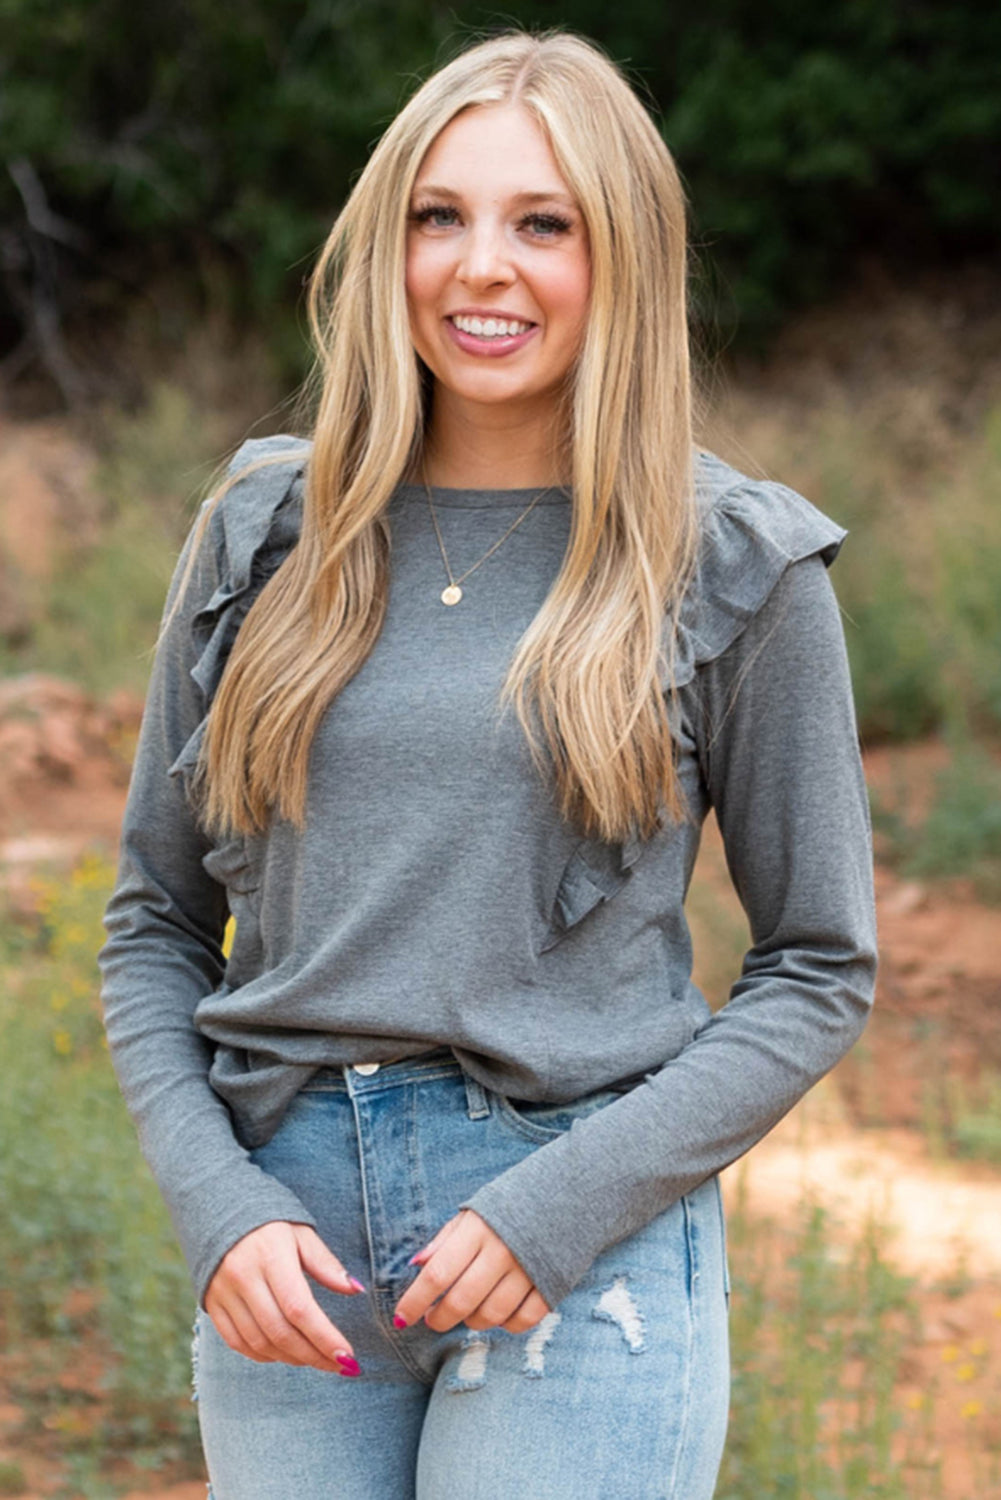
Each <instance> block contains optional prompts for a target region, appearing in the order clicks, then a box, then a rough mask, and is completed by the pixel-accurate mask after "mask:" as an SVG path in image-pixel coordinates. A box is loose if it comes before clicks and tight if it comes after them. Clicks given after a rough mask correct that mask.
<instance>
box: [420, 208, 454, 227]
mask: <svg viewBox="0 0 1001 1500" xmlns="http://www.w3.org/2000/svg"><path fill="white" fill-rule="evenodd" d="M411 218H412V219H413V220H414V223H416V224H430V225H431V226H432V228H433V229H444V228H445V227H446V224H447V223H452V222H454V220H455V209H454V208H446V207H445V206H444V205H442V204H430V205H429V206H428V207H427V208H418V209H415V210H414V212H413V214H412V215H411ZM442 221H445V222H442Z"/></svg>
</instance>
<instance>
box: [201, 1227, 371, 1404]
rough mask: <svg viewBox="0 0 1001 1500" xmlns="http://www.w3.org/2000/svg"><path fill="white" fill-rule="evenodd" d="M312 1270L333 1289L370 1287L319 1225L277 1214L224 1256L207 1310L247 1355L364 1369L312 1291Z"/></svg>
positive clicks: (347, 1370) (339, 1369)
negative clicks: (358, 1279) (352, 1271)
mask: <svg viewBox="0 0 1001 1500" xmlns="http://www.w3.org/2000/svg"><path fill="white" fill-rule="evenodd" d="M307 1271H308V1272H309V1274H310V1276H313V1277H315V1279H316V1280H317V1281H319V1282H321V1283H322V1285H323V1286H326V1287H329V1288H330V1290H331V1291H334V1292H342V1293H345V1294H347V1295H353V1294H354V1293H356V1292H358V1291H364V1288H363V1287H362V1285H361V1283H360V1282H356V1281H355V1280H354V1279H353V1278H352V1277H351V1276H349V1275H348V1273H347V1271H345V1269H344V1267H343V1266H342V1265H341V1263H340V1261H339V1260H338V1259H337V1257H336V1255H334V1254H332V1253H331V1251H330V1250H328V1249H327V1247H326V1245H325V1244H324V1243H323V1241H322V1240H321V1239H320V1236H319V1235H318V1234H317V1232H316V1230H315V1229H311V1228H310V1227H309V1225H307V1224H289V1223H285V1222H282V1221H274V1222H272V1223H269V1224H262V1225H260V1226H259V1228H257V1229H252V1230H251V1231H250V1233H249V1234H245V1235H244V1236H243V1238H242V1239H241V1240H237V1242H236V1244H235V1245H234V1246H233V1247H232V1249H230V1250H229V1251H228V1252H227V1253H226V1254H225V1255H224V1256H223V1258H222V1260H221V1261H220V1262H219V1265H218V1268H217V1269H216V1272H215V1275H214V1276H213V1277H212V1280H211V1281H210V1282H209V1286H208V1291H207V1292H206V1293H205V1311H206V1312H207V1313H208V1315H209V1317H210V1318H211V1319H212V1322H213V1323H214V1324H215V1327H216V1330H217V1332H218V1333H219V1335H220V1337H221V1338H223V1339H224V1340H225V1341H226V1343H227V1344H228V1345H229V1347H230V1348H231V1349H235V1350H236V1352H237V1353H238V1354H243V1355H245V1356H246V1357H247V1359H254V1360H257V1361H258V1362H260V1363H261V1364H274V1363H280V1364H286V1365H311V1366H312V1367H313V1368H314V1369H317V1370H330V1371H332V1372H333V1373H334V1374H336V1375H358V1374H360V1370H359V1367H358V1363H357V1361H356V1360H355V1358H354V1350H353V1348H352V1347H351V1343H350V1340H348V1339H346V1338H345V1337H344V1335H343V1334H342V1333H341V1331H340V1329H339V1328H336V1327H335V1326H334V1324H333V1323H331V1321H330V1319H329V1318H328V1317H327V1315H326V1313H325V1312H324V1311H323V1309H322V1308H321V1307H320V1304H319V1303H318V1302H317V1300H316V1298H315V1297H314V1296H313V1293H312V1291H311V1290H310V1286H309V1282H308V1281H307V1280H306V1276H305V1273H306V1272H307ZM338 1355H341V1356H343V1358H342V1359H338Z"/></svg>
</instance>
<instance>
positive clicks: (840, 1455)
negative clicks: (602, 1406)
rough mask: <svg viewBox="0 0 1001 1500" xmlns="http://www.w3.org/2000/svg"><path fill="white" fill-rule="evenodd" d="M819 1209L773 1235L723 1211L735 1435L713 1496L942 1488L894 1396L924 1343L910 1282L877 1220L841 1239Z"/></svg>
mask: <svg viewBox="0 0 1001 1500" xmlns="http://www.w3.org/2000/svg"><path fill="white" fill-rule="evenodd" d="M831 1230H832V1226H831V1225H830V1223H829V1221H828V1218H827V1215H826V1213H825V1211H824V1210H823V1208H821V1207H820V1206H819V1205H816V1204H811V1203H810V1202H804V1203H803V1205H802V1207H801V1210H800V1215H799V1218H798V1221H797V1222H794V1223H793V1224H792V1225H785V1226H782V1227H779V1226H777V1225H775V1224H774V1223H772V1222H770V1221H769V1220H767V1219H764V1220H763V1219H761V1218H758V1217H754V1216H751V1215H750V1214H748V1212H747V1210H746V1207H745V1205H744V1204H743V1201H742V1198H738V1203H737V1207H736V1209H734V1208H733V1207H731V1212H730V1220H729V1239H730V1247H731V1265H732V1277H733V1296H732V1304H731V1341H732V1354H733V1371H734V1373H733V1396H732V1409H731V1423H730V1432H729V1436H728V1441H727V1447H726V1452H725V1455H724V1461H723V1468H722V1472H721V1476H720V1482H719V1486H718V1488H717V1491H716V1500H761V1497H764V1496H768V1497H772V1496H775V1497H778V1496H781V1497H783V1500H786V1497H788V1500H863V1497H864V1500H918V1497H928V1500H932V1497H935V1496H938V1495H939V1494H941V1489H940V1487H939V1483H938V1480H937V1477H936V1475H935V1474H934V1472H929V1468H928V1464H927V1462H926V1460H927V1454H928V1451H929V1444H928V1443H927V1442H926V1441H925V1440H924V1439H922V1437H921V1435H920V1434H919V1433H916V1432H914V1431H912V1429H913V1428H914V1420H913V1414H912V1413H910V1412H909V1411H908V1408H907V1406H906V1404H905V1402H904V1401H903V1400H902V1398H901V1397H900V1396H899V1394H898V1392H897V1389H896V1387H897V1384H898V1381H899V1379H900V1374H901V1364H902V1358H903V1355H904V1352H905V1350H906V1348H907V1345H908V1342H909V1341H912V1340H914V1339H915V1338H917V1337H918V1333H919V1323H918V1305H917V1301H916V1294H915V1292H914V1289H913V1286H912V1284H911V1282H910V1281H909V1280H908V1279H907V1278H905V1277H903V1276H901V1275H899V1274H898V1273H897V1272H896V1271H895V1270H894V1269H893V1267H892V1266H891V1265H890V1263H889V1262H888V1260H887V1259H886V1257H885V1255H884V1253H883V1249H882V1243H881V1234H880V1231H879V1229H878V1226H876V1225H875V1224H870V1225H869V1226H868V1227H867V1228H866V1229H865V1230H864V1231H863V1232H862V1233H861V1234H860V1235H858V1236H857V1238H855V1239H854V1240H853V1241H851V1240H850V1241H849V1242H848V1243H847V1245H846V1244H845V1243H843V1241H842V1240H841V1239H839V1237H838V1236H836V1235H833V1234H832V1232H831Z"/></svg>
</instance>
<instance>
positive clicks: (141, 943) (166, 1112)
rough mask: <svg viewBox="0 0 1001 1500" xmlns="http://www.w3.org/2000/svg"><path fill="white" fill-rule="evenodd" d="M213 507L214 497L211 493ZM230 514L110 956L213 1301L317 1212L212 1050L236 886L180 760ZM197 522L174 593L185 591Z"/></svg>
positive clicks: (141, 770)
mask: <svg viewBox="0 0 1001 1500" xmlns="http://www.w3.org/2000/svg"><path fill="white" fill-rule="evenodd" d="M206 503H207V502H206ZM219 519H220V518H219V516H218V513H217V514H216V515H214V516H213V517H212V521H211V522H210V528H209V535H208V536H207V537H206V539H205V544H204V545H203V546H202V547H201V548H200V550H199V553H198V558H197V561H196V565H195V570H194V576H193V578H192V580H191V584H190V588H189V590H188V592H187V594H186V596H185V602H184V605H183V607H182V609H181V610H180V611H179V612H178V614H177V615H176V616H175V617H174V620H173V621H172V623H171V625H170V627H169V629H168V631H167V633H166V635H165V636H164V638H163V640H162V641H161V644H160V646H159V647H158V650H157V654H156V657H155V660H154V664H153V669H152V673H151V677H150V682H149V688H148V692H147V696H146V705H145V710H144V713H143V719H142V725H141V729H140V733H139V739H138V744H137V748H136V755H135V761H134V765H133V770H132V779H131V783H130V786H129V793H128V800H127V804H126V808H125V815H124V819H123V823H122V829H121V844H120V855H119V865H118V873H117V880H116V884H115V888H114V891H113V894H112V896H111V898H110V900H109V902H108V905H107V908H106V910H105V915H104V925H105V930H106V933H107V941H106V942H105V943H104V946H103V947H102V948H101V950H100V953H99V954H98V964H99V966H100V969H101V973H102V1001H103V1005H104V1014H105V1025H106V1030H107V1036H108V1044H109V1048H110V1052H111V1057H112V1061H113V1064H114V1067H115V1071H116V1074H117V1076H118V1081H119V1084H120V1086H121V1089H122V1092H123V1094H124V1096H125V1101H126V1104H127V1106H128V1109H129V1112H130V1113H131V1115H132V1118H133V1120H134V1121H135V1124H136V1127H137V1129H138V1133H139V1141H140V1145H141V1147H142V1151H143V1154H144V1156H145V1157H146V1160H147V1162H148V1163H149V1165H150V1168H151V1170H152V1172H153V1175H154V1177H155V1179H156V1181H157V1184H158V1186H159V1188H160V1191H161V1193H162V1194H163V1197H164V1199H165V1201H166V1203H167V1207H168V1209H169V1211H170V1215H171V1219H172V1221H173V1224H174V1228H175V1231H176V1233H177V1236H178V1239H179V1240H180V1243H181V1247H182V1249H183V1252H184V1255H185V1259H186V1261H187V1263H188V1267H189V1270H190V1273H191V1276H192V1280H193V1283H194V1286H195V1291H196V1295H197V1297H198V1300H199V1302H201V1301H202V1300H203V1298H204V1294H205V1290H206V1288H207V1286H208V1283H209V1281H210V1280H211V1278H212V1275H213V1273H214V1271H215V1269H216V1267H217V1265H218V1263H219V1261H220V1259H221V1258H222V1256H223V1255H224V1254H225V1253H226V1251H227V1250H228V1249H229V1248H230V1247H231V1246H232V1245H233V1244H235V1243H236V1241H237V1240H238V1239H240V1238H241V1237H242V1236H243V1235H244V1234H247V1233H248V1232H249V1231H250V1230H251V1229H254V1228H256V1227H257V1226H258V1225H260V1224H264V1223H267V1222H269V1221H270V1220H274V1219H287V1220H292V1221H296V1222H299V1223H305V1224H314V1223H315V1220H314V1219H313V1218H312V1216H311V1215H310V1214H309V1213H308V1212H307V1210H306V1209H305V1208H304V1207H303V1205H302V1204H301V1203H300V1201H299V1200H298V1198H297V1197H296V1196H295V1194H293V1193H292V1192H291V1191H289V1190H288V1189H287V1188H286V1187H284V1186H283V1185H282V1184H281V1183H280V1182H278V1181H276V1180H275V1179H274V1178H272V1177H270V1176H268V1175H266V1174H265V1173H264V1172H262V1171H261V1170H260V1168H259V1167H257V1166H255V1165H254V1164H253V1163H252V1162H251V1161H250V1160H249V1157H248V1153H247V1152H246V1151H245V1150H244V1149H243V1148H242V1147H241V1146H240V1145H239V1143H238V1142H237V1140H236V1137H235V1135H234V1132H233V1127H232V1123H231V1119H230V1115H229V1111H228V1109H227V1106H226V1105H225V1104H224V1102H223V1101H222V1100H221V1099H219V1098H218V1096H217V1095H216V1094H215V1093H214V1091H213V1090H212V1088H211V1086H210V1084H209V1080H208V1070H209V1066H210V1063H211V1047H210V1045H209V1044H208V1043H207V1042H206V1041H205V1040H204V1039H203V1038H202V1037H201V1036H200V1035H199V1034H198V1032H197V1031H196V1029H195V1027H194V1025H193V1021H192V1017H193V1014H194V1011H195V1007H196V1006H197V1004H198V1002H199V1001H200V1000H201V999H202V998H203V997H204V996H205V995H207V994H209V993H211V992H212V991H213V990H214V989H215V988H216V987H217V986H218V984H219V983H220V981H221V979H222V977H223V973H224V969H225V960H224V958H223V954H222V948H221V943H222V938H223V932H224V928H225V923H226V919H227V915H228V907H227V900H226V891H225V888H224V887H223V886H222V885H221V884H220V883H219V882H217V881H216V880H214V879H213V878H212V877H211V876H210V875H209V874H208V873H207V871H206V869H205V867H204V865H203V863H202V860H203V856H204V855H205V854H206V853H207V852H208V850H209V848H210V847H211V846H210V844H209V842H208V841H207V840H206V838H205V835H204V834H203V832H202V830H201V829H200V827H199V826H198V824H197V821H196V819H195V817H194V816H193V813H192V810H191V808H190V806H189V804H188V801H187V799H186V795H185V783H184V781H183V779H182V778H181V777H180V776H178V775H176V774H175V775H170V774H169V771H170V767H171V766H172V765H173V763H174V762H175V761H176V760H177V758H178V757H179V756H180V755H181V752H182V750H184V748H185V746H187V745H189V744H190V742H191V739H192V736H193V735H194V734H195V732H196V730H197V728H198V726H199V724H200V723H201V721H202V719H203V717H204V715H205V713H206V703H205V701H204V696H203V693H202V691H201V689H200V688H199V686H198V683H197V682H196V680H195V679H194V678H193V677H192V675H191V668H192V666H193V665H194V663H195V660H196V657H197V645H196V642H195V640H194V638H193V634H192V628H191V626H192V620H193V617H194V615H195V614H196V613H197V611H198V609H199V606H204V604H205V602H206V601H207V600H208V599H209V598H210V597H211V596H212V594H213V592H214V591H215V590H216V589H217V587H218V585H219V582H220V576H221V568H222V559H223V557H224V555H225V554H224V548H225V542H224V539H223V533H222V526H221V525H219V524H217V522H219ZM192 539H193V532H192V533H191V534H189V537H188V539H187V541H186V543H185V546H184V549H183V550H182V552H181V556H180V559H179V561H178V564H177V568H176V570H175V573H174V577H173V580H172V582H171V585H170V590H169V593H168V596H167V605H166V608H165V615H166V611H167V610H169V608H170V606H171V604H172V603H173V600H174V597H175V595H176V593H177V590H178V585H179V582H180V577H181V573H182V569H183V568H184V566H185V563H186V561H187V558H188V555H189V552H190V550H191V546H192Z"/></svg>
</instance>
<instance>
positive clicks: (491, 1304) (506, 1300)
mask: <svg viewBox="0 0 1001 1500" xmlns="http://www.w3.org/2000/svg"><path fill="white" fill-rule="evenodd" d="M531 1290H532V1283H531V1282H530V1281H529V1279H528V1277H527V1276H526V1275H525V1272H524V1271H523V1270H522V1269H521V1267H520V1266H519V1267H518V1268H517V1269H516V1270H514V1271H509V1272H508V1273H507V1275H506V1276H502V1277H501V1279H500V1281H498V1282H497V1284H496V1286H495V1287H494V1289H493V1291H491V1292H488V1293H487V1295H486V1297H484V1299H483V1301H482V1302H481V1303H480V1305H479V1307H477V1308H475V1309H474V1310H473V1311H472V1312H469V1313H467V1314H466V1316H465V1318H464V1320H463V1321H464V1322H465V1324H466V1326H467V1328H499V1327H500V1326H501V1325H502V1324H503V1323H506V1322H507V1320H508V1318H510V1317H511V1316H512V1314H513V1313H514V1312H516V1311H517V1309H518V1308H519V1307H520V1306H521V1304H522V1303H523V1302H524V1300H525V1298H526V1297H527V1295H528V1293H529V1292H530V1291H531Z"/></svg>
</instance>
